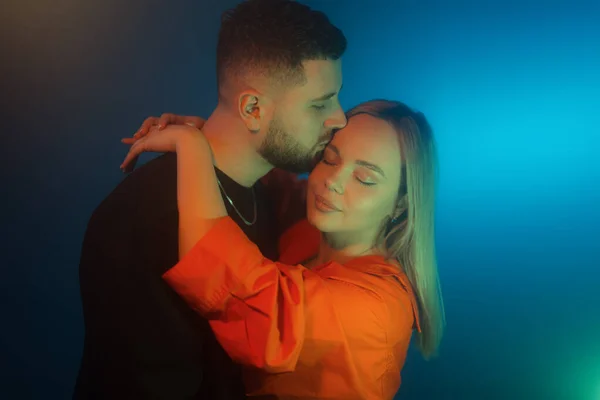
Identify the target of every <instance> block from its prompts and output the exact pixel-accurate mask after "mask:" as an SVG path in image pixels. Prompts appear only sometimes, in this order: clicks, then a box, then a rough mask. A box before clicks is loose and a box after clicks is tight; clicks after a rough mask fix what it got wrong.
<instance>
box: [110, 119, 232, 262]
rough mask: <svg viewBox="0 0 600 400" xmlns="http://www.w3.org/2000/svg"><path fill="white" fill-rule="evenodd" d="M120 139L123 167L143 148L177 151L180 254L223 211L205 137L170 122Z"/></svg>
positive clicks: (190, 128) (184, 251) (195, 130)
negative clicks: (125, 149)
mask: <svg viewBox="0 0 600 400" xmlns="http://www.w3.org/2000/svg"><path fill="white" fill-rule="evenodd" d="M122 142H123V143H126V144H130V145H131V148H130V149H129V152H128V153H127V156H126V157H125V160H124V161H123V163H122V164H121V169H123V170H125V169H127V168H130V167H131V165H132V164H133V163H135V160H136V159H137V156H139V155H140V154H141V153H143V152H146V151H153V152H176V153H177V205H178V209H179V257H180V258H181V257H183V256H184V255H185V254H186V253H187V252H188V251H189V250H190V249H191V248H192V247H193V246H194V244H196V242H198V241H199V240H200V239H202V237H203V236H204V234H205V233H206V232H207V231H208V230H209V229H210V227H211V226H212V225H213V224H214V223H215V222H216V219H218V218H220V217H224V216H226V215H227V210H226V209H225V205H224V204H223V199H222V197H221V193H220V190H219V187H218V184H217V177H216V174H215V169H214V166H213V157H212V151H211V149H210V145H209V143H208V140H207V139H206V138H205V137H204V135H203V134H202V132H200V131H199V130H198V129H196V128H194V127H191V126H186V125H170V126H168V127H166V128H164V129H162V130H158V129H155V130H152V131H149V132H147V133H146V134H144V135H142V136H141V137H139V138H126V139H123V140H122Z"/></svg>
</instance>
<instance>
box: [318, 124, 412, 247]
mask: <svg viewBox="0 0 600 400" xmlns="http://www.w3.org/2000/svg"><path fill="white" fill-rule="evenodd" d="M400 171H401V160H400V145H399V141H398V135H397V134H396V132H395V130H394V128H393V127H392V126H391V125H390V124H388V123H387V122H385V121H383V120H381V119H378V118H375V117H372V116H370V115H367V114H358V115H356V116H354V117H352V118H350V119H349V121H348V125H346V127H345V128H343V129H341V130H340V131H338V132H337V133H336V134H335V136H334V137H333V140H332V141H331V143H330V144H329V145H328V146H327V147H326V148H325V151H324V153H323V159H322V160H321V161H320V162H319V163H318V164H317V165H316V167H315V168H314V169H313V171H312V173H311V174H310V176H309V178H308V197H307V215H308V219H309V221H310V222H311V223H312V224H313V225H314V226H316V227H317V228H318V229H319V230H320V231H322V232H325V233H331V234H348V235H349V237H352V238H354V240H361V239H362V238H364V240H373V239H374V237H375V235H376V234H377V233H378V232H379V229H380V228H381V224H382V221H383V220H384V218H386V217H387V216H391V215H392V214H393V212H394V210H395V208H396V203H397V195H398V189H399V186H400V176H401V175H400Z"/></svg>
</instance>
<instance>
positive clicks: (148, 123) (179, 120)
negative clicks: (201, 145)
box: [121, 113, 206, 172]
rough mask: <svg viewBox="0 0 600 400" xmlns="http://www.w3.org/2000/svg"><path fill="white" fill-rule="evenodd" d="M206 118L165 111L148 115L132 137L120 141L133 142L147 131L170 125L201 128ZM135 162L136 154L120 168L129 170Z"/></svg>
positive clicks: (124, 170)
mask: <svg viewBox="0 0 600 400" xmlns="http://www.w3.org/2000/svg"><path fill="white" fill-rule="evenodd" d="M205 122H206V120H205V119H204V118H201V117H194V116H186V115H176V114H170V113H165V114H162V115H161V116H160V117H148V118H146V120H145V121H144V122H143V123H142V126H140V129H138V130H137V132H135V134H134V135H133V137H131V138H127V139H123V140H122V142H123V143H126V144H134V143H135V142H136V141H137V140H139V139H141V138H143V137H144V136H146V135H147V134H148V133H150V132H151V131H153V130H159V131H160V130H163V129H165V128H166V127H167V126H171V125H187V126H190V127H192V128H197V129H202V127H203V126H204V123H205ZM136 163H137V156H136V157H134V158H133V159H131V160H130V161H129V162H128V163H127V165H126V166H125V168H121V169H122V171H123V172H131V171H133V169H134V168H135V164H136Z"/></svg>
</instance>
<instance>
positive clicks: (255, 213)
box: [216, 176, 258, 226]
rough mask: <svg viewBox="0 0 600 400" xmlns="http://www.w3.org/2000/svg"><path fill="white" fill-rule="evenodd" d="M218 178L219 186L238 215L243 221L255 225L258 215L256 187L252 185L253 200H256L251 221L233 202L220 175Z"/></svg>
mask: <svg viewBox="0 0 600 400" xmlns="http://www.w3.org/2000/svg"><path fill="white" fill-rule="evenodd" d="M216 178H217V183H218V184H219V188H221V191H222V192H223V194H224V195H225V198H227V201H228V202H229V204H231V207H233V209H234V210H235V212H236V213H237V215H238V216H239V217H240V218H241V219H242V221H244V223H245V224H246V225H248V226H252V225H254V223H255V222H256V217H257V215H258V214H257V212H256V196H255V195H254V187H252V201H253V202H254V219H253V220H252V222H249V221H248V220H247V219H246V218H244V217H243V216H242V214H241V213H240V211H239V210H238V209H237V207H236V206H235V204H233V200H231V198H230V197H229V196H228V195H227V192H226V191H225V188H224V187H223V185H221V181H220V180H219V177H218V176H217V177H216Z"/></svg>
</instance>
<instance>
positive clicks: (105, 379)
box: [74, 0, 346, 400]
mask: <svg viewBox="0 0 600 400" xmlns="http://www.w3.org/2000/svg"><path fill="white" fill-rule="evenodd" d="M345 48H346V39H345V37H344V35H343V33H342V32H341V31H340V30H339V29H337V28H336V27H335V26H333V25H332V24H331V23H330V22H329V20H328V19H327V17H326V16H325V15H323V14H322V13H319V12H315V11H312V10H311V9H309V8H308V7H306V6H304V5H301V4H299V3H296V2H293V1H289V0H281V1H274V0H250V1H247V2H244V3H241V4H240V5H238V6H237V7H235V8H234V9H232V10H230V11H228V12H226V13H225V14H224V17H223V20H222V25H221V29H220V32H219V42H218V47H217V75H218V76H217V79H218V86H219V99H218V105H217V107H216V109H215V110H214V112H213V113H212V115H211V116H210V118H209V119H208V120H207V121H206V123H205V125H204V127H203V131H204V134H205V135H206V136H207V138H208V140H209V141H210V144H211V146H212V148H213V151H214V155H215V160H216V171H217V176H218V178H219V180H220V182H221V184H222V194H223V198H224V200H225V203H226V204H227V206H228V212H229V214H230V215H231V216H232V218H233V219H234V220H235V221H236V222H237V223H238V224H239V225H240V227H241V228H242V229H243V230H244V232H245V233H246V235H248V237H249V238H250V239H251V240H253V241H254V242H255V243H256V244H257V245H258V246H259V248H260V249H261V251H262V252H263V254H265V255H266V256H268V257H269V258H277V249H276V244H277V235H278V232H276V230H275V229H274V224H273V218H272V217H273V216H272V215H271V210H270V204H269V200H268V198H266V196H265V190H264V187H263V186H261V185H260V183H257V181H258V180H259V179H260V178H261V177H262V176H263V175H265V174H266V173H267V172H268V171H269V170H270V169H272V168H273V167H274V166H275V167H280V168H283V169H287V170H289V171H295V172H302V171H305V170H307V168H308V167H309V165H310V162H311V160H312V159H313V157H314V155H315V153H316V152H317V151H318V150H319V149H320V147H322V146H323V144H324V143H325V142H326V141H328V139H329V137H330V134H331V131H332V130H333V129H337V128H341V127H343V126H344V125H345V123H346V119H345V116H344V113H343V111H342V109H341V107H340V105H339V101H338V93H339V91H340V89H341V86H342V77H341V60H340V59H341V56H342V54H343V53H344V51H345ZM176 185H177V182H176V156H175V154H173V153H171V154H166V155H163V156H161V157H158V158H157V159H155V160H153V161H151V162H149V163H147V164H146V165H144V166H143V167H141V168H139V169H138V170H136V171H134V172H133V173H132V174H131V175H129V176H128V177H127V178H126V179H125V180H124V181H123V182H122V183H121V184H120V185H119V186H117V188H116V189H115V190H114V191H113V192H112V193H111V194H110V195H109V196H108V197H107V198H106V199H105V200H104V201H103V202H102V203H101V204H100V206H99V207H98V208H97V209H96V211H95V212H94V214H93V215H92V217H91V219H90V222H89V225H88V229H87V232H86V235H85V239H84V243H83V249H82V254H81V262H80V284H81V294H82V304H83V310H84V321H85V329H86V331H85V345H84V353H83V359H82V364H81V369H80V373H79V377H78V379H77V384H76V388H75V394H74V398H75V399H122V398H123V399H124V398H127V399H136V400H139V399H171V400H177V399H192V398H194V399H211V400H218V399H239V398H243V397H244V394H243V393H244V392H243V386H242V382H241V377H240V371H239V369H238V368H237V367H236V366H234V365H233V363H232V362H231V361H230V360H229V358H228V357H227V355H226V354H225V352H224V351H223V350H222V348H221V347H220V346H219V345H218V343H217V342H216V340H215V338H214V335H213V334H212V331H211V330H210V327H209V325H208V323H207V322H206V321H205V320H203V319H202V318H201V317H199V316H198V315H197V314H196V313H195V312H194V311H193V310H191V309H190V308H189V307H188V306H187V305H186V304H185V303H184V301H183V300H182V299H180V298H179V297H178V296H177V295H176V294H175V293H174V292H173V291H172V290H171V289H170V288H169V287H168V286H167V285H166V284H165V283H164V282H163V280H162V278H161V276H162V274H163V273H164V272H165V271H167V270H168V269H169V268H171V267H172V266H173V265H175V264H176V263H177V261H178V243H177V237H178V213H177V187H176ZM116 276H119V277H120V278H119V279H115V277H116Z"/></svg>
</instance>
